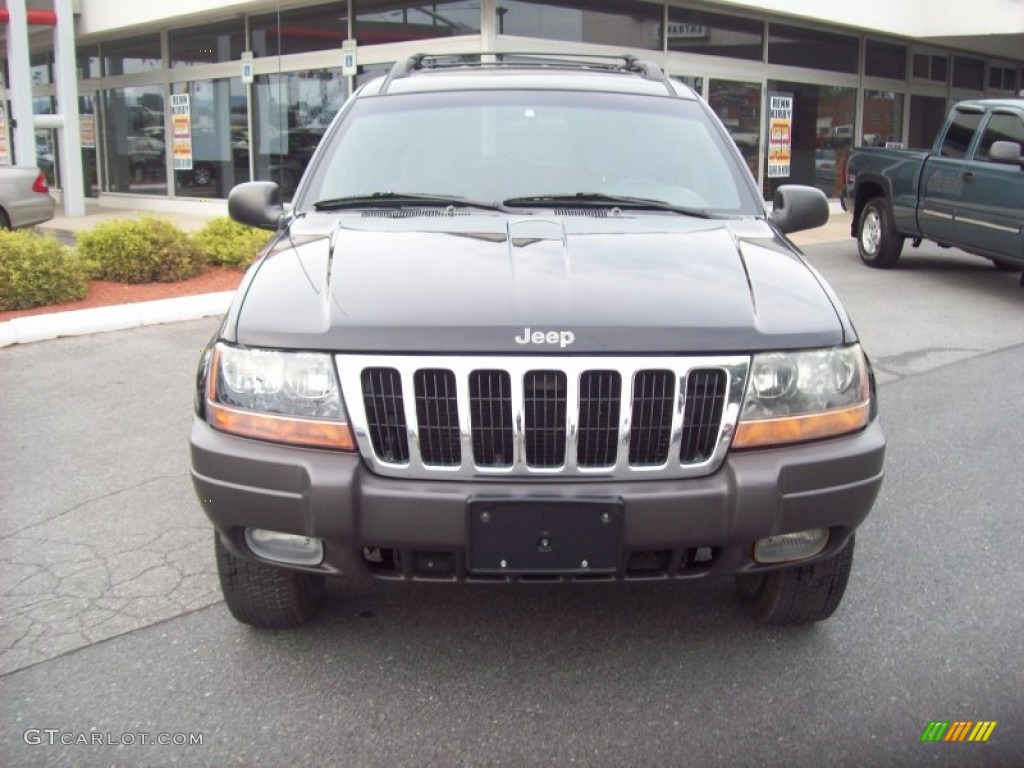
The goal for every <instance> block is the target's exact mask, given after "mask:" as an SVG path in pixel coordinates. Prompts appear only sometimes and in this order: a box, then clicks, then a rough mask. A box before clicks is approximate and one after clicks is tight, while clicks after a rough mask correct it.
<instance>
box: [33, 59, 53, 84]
mask: <svg viewBox="0 0 1024 768" xmlns="http://www.w3.org/2000/svg"><path fill="white" fill-rule="evenodd" d="M28 61H29V70H30V75H29V76H30V77H31V78H32V85H49V84H50V83H52V82H53V79H52V78H51V71H50V65H51V64H53V52H52V51H47V52H45V53H33V54H32V55H31V56H29V60H28Z"/></svg>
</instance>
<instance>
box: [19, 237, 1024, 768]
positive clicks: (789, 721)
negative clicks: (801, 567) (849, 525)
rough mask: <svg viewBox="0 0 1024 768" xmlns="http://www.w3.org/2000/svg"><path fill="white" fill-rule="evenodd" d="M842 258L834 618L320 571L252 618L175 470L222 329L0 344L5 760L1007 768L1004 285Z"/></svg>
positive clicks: (1015, 610) (612, 590)
mask: <svg viewBox="0 0 1024 768" xmlns="http://www.w3.org/2000/svg"><path fill="white" fill-rule="evenodd" d="M851 245H852V243H851V242H849V241H848V242H843V243H838V244H829V245H811V246H809V247H808V248H807V252H808V255H809V258H810V261H811V262H812V263H813V264H814V265H815V266H816V267H817V268H818V269H819V270H821V271H822V273H823V274H824V275H825V276H826V277H827V278H828V279H829V280H830V282H831V283H832V284H833V286H834V287H835V288H836V290H837V292H838V293H839V295H840V296H841V298H842V299H843V301H844V303H845V304H846V306H847V308H848V309H849V310H850V312H851V314H852V316H853V318H854V321H855V323H856V325H857V327H858V330H859V332H860V335H861V337H862V339H863V341H864V344H865V347H866V348H867V350H868V352H869V353H870V354H871V356H872V359H873V361H874V363H875V365H876V367H877V369H878V373H879V378H880V381H881V387H880V401H881V411H882V419H883V425H884V427H885V429H886V433H887V436H888V438H889V441H890V442H889V454H888V458H887V476H886V480H885V483H884V485H883V489H882V493H881V496H880V498H879V500H878V502H877V504H876V507H875V510H874V511H873V513H872V514H871V516H869V518H868V520H867V522H866V523H865V525H864V526H863V527H862V528H861V530H860V531H859V532H858V538H857V550H856V556H855V564H854V573H853V577H852V579H851V583H850V587H849V589H848V591H847V595H846V598H845V600H844V602H843V604H842V605H841V607H840V609H839V611H838V612H837V613H836V615H835V616H834V617H833V618H832V619H830V620H829V621H827V622H825V623H823V624H820V625H817V626H813V627H806V628H798V629H779V628H765V627H762V626H760V625H757V624H756V623H753V622H752V621H751V620H749V619H748V618H747V616H746V615H745V613H744V612H743V610H742V606H740V605H739V603H738V602H737V601H736V600H735V596H734V595H733V590H732V586H731V584H730V583H729V582H727V581H713V582H700V583H696V582H689V583H678V584H669V583H662V584H643V585H641V584H629V585H618V586H616V585H599V584H594V585H587V587H586V588H583V589H580V588H578V587H573V588H562V587H557V586H549V585H531V586H529V587H518V588H505V587H493V586H488V587H479V586H473V587H462V586H460V587H454V588H452V587H449V586H447V585H422V584H415V585H407V584H363V583H360V582H350V581H342V582H338V583H336V584H334V585H333V586H332V590H331V600H330V602H329V604H328V606H327V608H326V610H325V611H324V613H323V614H322V615H321V616H320V617H318V619H317V620H315V621H314V622H313V623H312V624H311V625H309V626H308V627H306V628H303V629H300V630H297V631H291V632H261V631H255V630H252V629H250V628H248V627H245V626H242V625H240V624H237V623H236V622H234V621H233V620H232V619H231V617H230V615H229V614H228V612H227V610H226V608H225V607H224V606H223V604H222V602H221V600H220V595H219V590H218V588H217V584H216V576H215V573H214V567H213V557H212V535H213V534H212V529H211V528H210V526H209V523H208V522H207V521H206V519H205V517H204V516H203V514H202V512H201V510H200V508H199V505H198V503H197V502H196V499H195V496H194V494H193V492H192V489H191V485H190V483H189V480H188V460H187V433H188V423H189V418H190V404H191V397H192V392H191V384H192V376H193V369H194V365H195V362H196V359H197V357H198V354H199V350H200V348H201V347H202V346H204V345H205V343H206V341H207V339H208V337H209V335H210V333H211V332H212V331H213V329H214V328H215V326H216V324H217V321H216V320H215V319H205V320H195V321H189V322H181V323H175V324H171V325H162V326H149V327H143V328H135V329H131V330H126V331H118V332H113V333H106V334H101V335H95V336H80V337H74V338H63V339H57V340H54V341H47V342H42V343H37V344H27V345H19V346H16V347H10V348H8V349H5V350H0V391H2V392H3V396H2V397H0V425H2V430H3V432H2V439H0V499H2V505H3V515H2V516H0V541H2V547H0V588H2V592H3V603H2V605H3V617H2V619H0V722H3V723H4V727H3V728H2V729H0V765H5V766H8V765H11V766H14V765H74V766H94V765H95V766H108V765H201V766H224V765H268V766H273V765H286V764H288V765H292V764H301V763H308V764H313V765H341V766H349V765H351V766H375V765H380V766H385V765H386V766H406V765H427V766H434V765H438V766H457V765H467V766H488V765H509V766H526V765H529V766H533V765H537V766H548V765H550V766H564V765H587V766H626V765H628V766H634V765H681V766H686V765H701V766H703V765H729V766H744V765H759V766H760V765H773V766H774V765H779V766H803V765H807V766H812V765H813V766H817V765H826V764H827V765H836V766H847V765H849V766H854V765H856V766H888V765H901V766H902V765H943V766H944V765H953V766H961V765H963V766H1020V765H1024V667H1022V664H1021V662H1020V659H1021V658H1024V619H1022V613H1021V611H1020V606H1021V604H1022V603H1024V570H1022V568H1021V559H1020V554H1019V544H1020V542H1021V540H1022V538H1024V536H1022V534H1024V518H1022V517H1021V515H1020V510H1021V503H1020V499H1021V498H1024V480H1022V473H1021V472H1020V457H1021V455H1022V453H1024V452H1022V450H1021V449H1022V448H1024V439H1022V438H1021V435H1020V429H1019V426H1020V413H1019V412H1020V403H1021V402H1022V401H1024V323H1022V322H1021V318H1022V317H1024V315H1022V312H1024V291H1021V289H1020V287H1019V286H1018V279H1019V278H1018V276H1016V275H1011V274H1007V273H1001V272H998V271H997V270H995V269H993V268H992V267H991V266H990V265H988V263H987V262H984V261H982V260H980V259H975V258H973V257H970V256H967V255H964V254H958V253H955V252H952V253H951V252H948V251H941V250H940V249H938V248H935V247H929V246H927V245H925V246H923V247H922V248H921V249H920V250H919V251H915V250H913V249H908V252H907V256H906V257H905V258H904V260H903V261H902V262H901V267H900V269H897V270H895V271H890V272H880V271H876V270H869V269H866V268H865V267H863V266H862V265H860V264H859V261H858V260H857V257H856V252H855V250H854V249H853V248H852V247H851ZM932 720H994V721H996V722H997V723H998V724H997V726H996V728H995V729H994V731H993V733H992V735H991V737H990V739H989V741H988V742H987V743H983V744H974V743H958V744H951V743H934V744H932V743H922V742H921V735H922V732H923V731H924V729H925V728H926V726H927V725H928V723H929V722H930V721H932ZM161 734H164V735H165V736H166V739H165V740H169V741H171V742H178V741H185V742H187V741H188V740H189V739H192V740H195V739H197V738H199V739H201V741H202V743H201V744H191V745H188V744H187V743H186V744H178V743H171V744H168V745H150V744H143V743H142V742H143V740H145V741H147V742H149V741H155V740H157V739H158V738H159V737H160V735H161ZM51 741H53V742H54V743H52V744H51V743H49V742H51ZM62 741H71V742H72V743H71V744H62V743H61V742H62ZM83 742H84V743H83Z"/></svg>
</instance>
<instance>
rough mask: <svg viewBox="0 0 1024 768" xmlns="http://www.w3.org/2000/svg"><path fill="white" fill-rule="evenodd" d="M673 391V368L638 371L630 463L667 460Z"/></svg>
mask: <svg viewBox="0 0 1024 768" xmlns="http://www.w3.org/2000/svg"><path fill="white" fill-rule="evenodd" d="M675 394H676V382H675V374H674V373H672V371H638V372H637V373H636V375H635V376H634V377H633V420H632V426H631V427H630V433H629V464H630V466H632V467H659V466H661V465H662V464H664V463H665V462H666V461H668V450H669V441H670V439H671V437H672V401H673V399H674V398H675Z"/></svg>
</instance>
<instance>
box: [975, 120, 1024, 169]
mask: <svg viewBox="0 0 1024 768" xmlns="http://www.w3.org/2000/svg"><path fill="white" fill-rule="evenodd" d="M997 141H1016V142H1017V143H1018V144H1024V120H1021V118H1020V117H1018V116H1017V115H1006V114H995V115H992V119H991V120H989V121H988V125H987V126H986V127H985V132H984V133H983V134H981V143H980V144H979V145H978V151H977V152H976V153H975V156H974V159H975V160H984V161H986V162H988V151H989V149H991V148H992V145H993V144H994V143H995V142H997Z"/></svg>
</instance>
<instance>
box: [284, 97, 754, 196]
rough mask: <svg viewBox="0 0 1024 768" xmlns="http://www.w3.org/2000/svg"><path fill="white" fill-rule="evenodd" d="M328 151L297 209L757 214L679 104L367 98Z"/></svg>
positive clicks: (745, 187)
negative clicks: (548, 208)
mask: <svg viewBox="0 0 1024 768" xmlns="http://www.w3.org/2000/svg"><path fill="white" fill-rule="evenodd" d="M325 141H326V142H327V146H326V147H325V149H326V152H325V153H324V155H323V156H322V157H321V158H320V159H319V161H318V163H317V166H316V168H315V169H314V171H313V177H312V179H311V183H310V185H309V186H308V187H307V188H306V189H305V190H304V192H303V194H302V196H301V199H300V200H298V201H296V207H297V208H300V209H301V208H310V207H312V206H313V205H314V204H315V203H316V202H317V201H324V200H336V199H344V198H371V197H374V196H376V197H378V198H380V197H382V196H391V197H394V196H396V195H410V196H412V195H430V196H436V197H439V198H452V199H465V200H467V201H472V202H476V203H480V202H490V203H500V202H502V201H505V200H511V199H515V198H534V197H538V198H542V197H547V198H563V197H572V196H580V198H581V200H582V199H583V198H584V197H587V196H589V197H590V202H591V203H592V204H593V203H599V202H610V201H613V200H614V199H615V198H619V197H621V198H634V199H644V200H651V201H658V202H661V203H664V204H665V205H666V206H675V207H677V208H680V209H691V210H694V211H703V212H706V213H709V214H726V215H729V214H732V215H735V214H746V215H758V214H761V213H763V211H762V210H761V208H760V206H759V205H758V201H757V200H756V199H755V196H754V194H753V193H752V192H751V189H750V182H749V180H748V179H747V178H746V177H745V176H744V174H746V173H747V171H746V169H745V167H744V166H742V165H741V164H740V163H739V161H738V160H737V159H736V158H734V157H733V153H732V151H731V148H730V147H729V145H728V144H727V143H726V139H724V138H723V136H721V135H720V132H719V131H718V130H717V128H716V126H715V125H713V123H712V122H711V118H710V117H709V116H708V115H707V113H706V112H705V111H704V110H703V109H702V108H701V106H700V105H699V104H698V103H696V102H692V101H686V100H683V99H670V98H665V97H655V96H636V95H624V94H617V93H595V92H568V91H515V90H495V91H460V92H441V93H439V92H434V93H416V94H404V95H389V96H386V97H367V98H363V99H359V100H357V101H356V102H355V103H354V104H353V105H352V106H351V109H350V110H348V111H347V112H346V113H345V115H344V117H343V121H342V123H341V124H340V125H338V126H336V129H335V130H333V131H331V132H329V133H328V135H327V136H326V137H325ZM602 198H603V200H602ZM562 202H564V201H560V204H561V203H562ZM542 203H543V201H538V204H542Z"/></svg>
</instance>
